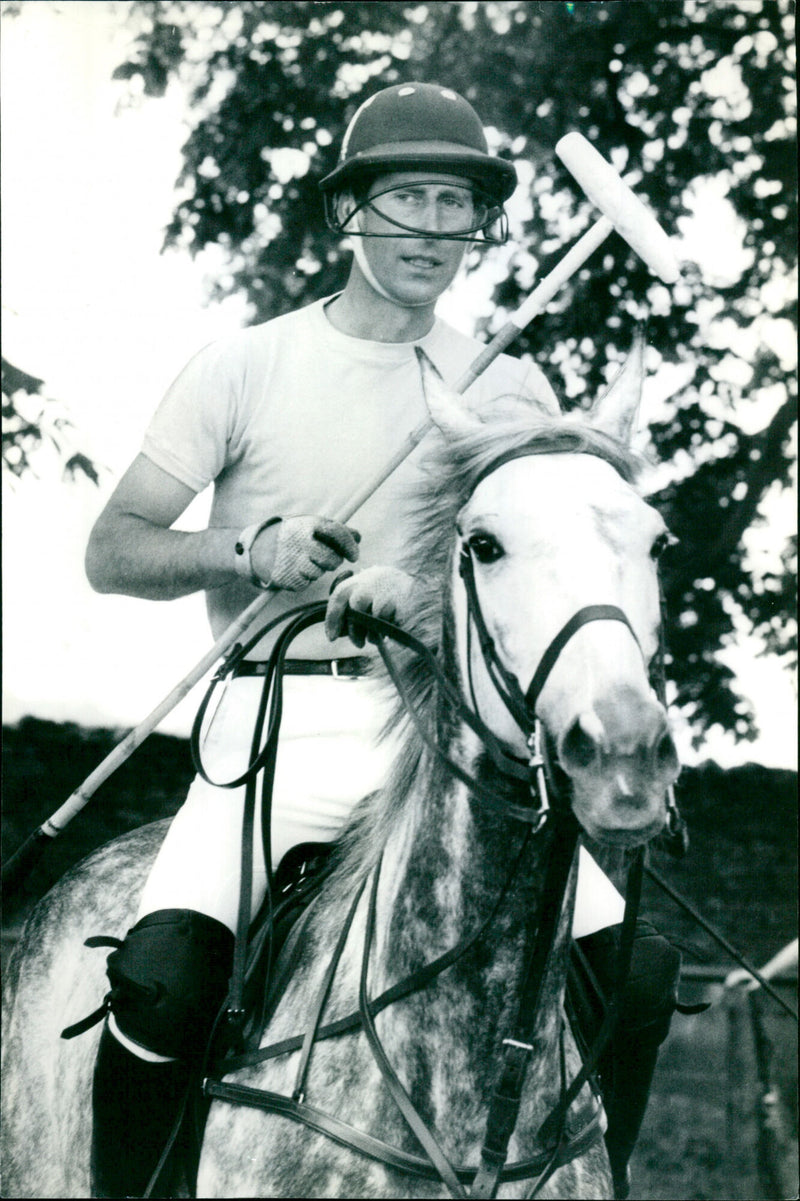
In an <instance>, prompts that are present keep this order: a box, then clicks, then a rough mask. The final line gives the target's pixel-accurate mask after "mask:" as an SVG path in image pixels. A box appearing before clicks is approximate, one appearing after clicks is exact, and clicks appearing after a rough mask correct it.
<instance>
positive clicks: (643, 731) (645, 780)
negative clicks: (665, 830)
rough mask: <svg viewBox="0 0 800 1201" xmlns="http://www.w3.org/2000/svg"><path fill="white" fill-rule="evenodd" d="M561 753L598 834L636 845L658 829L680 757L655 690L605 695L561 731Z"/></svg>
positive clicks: (577, 804) (580, 811) (577, 802)
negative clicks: (653, 694)
mask: <svg viewBox="0 0 800 1201" xmlns="http://www.w3.org/2000/svg"><path fill="white" fill-rule="evenodd" d="M557 753H558V761H559V764H560V766H561V768H562V770H563V771H564V772H566V774H567V775H568V776H569V777H570V780H571V782H572V789H573V807H574V809H575V813H576V816H577V817H578V819H579V820H580V822H581V823H582V824H583V825H584V826H585V827H586V829H587V831H588V832H589V833H590V834H591V835H592V836H593V837H597V838H598V839H600V840H601V841H603V842H609V841H611V842H614V843H616V844H617V845H633V844H635V843H639V842H643V841H646V840H647V839H648V838H651V837H653V836H654V835H655V834H657V833H658V831H659V830H660V829H661V827H662V825H663V823H664V820H665V818H666V804H665V794H666V790H667V789H668V788H669V786H670V785H671V784H673V783H674V781H675V779H676V778H677V776H678V773H679V771H680V764H679V762H678V755H677V752H676V749H675V743H674V742H673V739H672V735H671V734H670V731H669V726H668V724H667V718H666V714H665V713H664V710H663V709H662V707H661V705H659V704H658V703H657V702H656V701H655V700H654V699H653V698H651V697H642V696H641V695H640V694H638V693H637V692H636V691H635V690H634V689H624V690H620V691H619V692H617V693H615V694H612V695H611V696H609V697H607V698H604V699H602V700H600V701H598V702H597V703H596V704H595V705H594V707H593V708H592V709H591V710H588V711H586V712H582V713H580V714H579V715H578V716H577V717H576V718H575V719H574V720H573V722H572V723H571V725H570V726H569V727H568V728H567V730H566V731H565V732H564V733H563V734H562V736H561V737H560V738H559V739H558V742H557Z"/></svg>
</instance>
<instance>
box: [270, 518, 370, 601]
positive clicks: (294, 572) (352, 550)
mask: <svg viewBox="0 0 800 1201" xmlns="http://www.w3.org/2000/svg"><path fill="white" fill-rule="evenodd" d="M360 540H361V535H360V534H359V533H358V531H357V530H353V529H351V528H350V527H349V526H346V525H342V523H341V522H340V521H330V520H329V519H328V518H327V517H284V518H283V520H282V521H280V522H278V523H277V524H276V525H272V526H268V527H267V528H266V529H265V530H263V531H262V533H260V534H259V535H258V537H257V538H256V540H255V542H254V543H253V545H252V548H251V551H250V560H251V562H252V565H253V570H254V572H255V573H256V575H257V576H258V578H259V579H260V580H264V581H265V582H268V583H269V584H272V585H273V586H274V587H276V588H288V589H290V590H292V591H298V590H299V589H301V588H305V587H306V586H307V585H308V584H311V583H313V582H314V580H318V579H319V577H320V576H321V575H323V574H324V573H325V572H326V571H333V570H334V569H335V568H337V567H338V566H339V565H340V564H341V563H342V562H343V560H344V559H349V560H350V562H351V563H355V561H356V559H357V558H358V543H359V541H360Z"/></svg>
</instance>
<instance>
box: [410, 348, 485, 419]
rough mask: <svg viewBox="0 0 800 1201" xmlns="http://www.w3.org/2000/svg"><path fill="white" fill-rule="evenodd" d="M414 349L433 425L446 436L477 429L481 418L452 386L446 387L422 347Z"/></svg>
mask: <svg viewBox="0 0 800 1201" xmlns="http://www.w3.org/2000/svg"><path fill="white" fill-rule="evenodd" d="M414 349H415V350H416V352H417V359H418V360H419V366H420V371H421V372H422V391H423V393H424V396H425V404H426V405H427V406H428V412H429V413H430V415H431V420H432V421H433V423H434V425H437V426H438V427H439V429H440V430H441V431H442V433H443V434H444V435H445V436H446V437H455V436H458V435H459V434H466V433H470V432H472V431H473V430H476V429H479V428H480V426H481V425H482V424H483V423H482V422H481V420H480V419H479V418H478V417H476V416H475V414H474V413H472V412H471V411H470V410H469V409H468V408H467V407H466V405H465V404H464V403H463V402H462V400H461V398H460V397H459V396H458V394H457V393H456V392H454V391H453V390H452V388H448V386H447V384H446V383H445V382H444V380H443V379H442V377H441V374H440V373H439V371H438V369H437V368H436V366H435V365H434V364H433V363H432V362H431V360H430V359H429V358H428V356H427V355H426V353H425V351H424V350H423V349H422V347H420V346H416V347H415V348H414Z"/></svg>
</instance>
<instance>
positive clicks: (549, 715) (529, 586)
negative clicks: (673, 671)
mask: <svg viewBox="0 0 800 1201" xmlns="http://www.w3.org/2000/svg"><path fill="white" fill-rule="evenodd" d="M641 379H642V348H641V346H640V345H637V347H636V348H635V350H634V353H633V354H632V355H631V357H630V359H629V361H628V364H627V365H626V368H625V370H624V371H623V373H622V374H621V376H620V378H619V379H618V381H617V382H616V384H615V385H613V386H612V388H611V389H609V391H608V392H607V393H606V394H605V395H604V396H603V397H602V398H601V399H600V400H599V401H597V402H596V403H595V405H594V407H593V408H592V409H591V410H590V411H589V412H583V413H581V414H580V415H579V418H580V420H577V419H575V418H573V417H571V416H560V417H554V416H553V415H545V414H537V413H536V412H535V410H532V409H531V408H530V407H529V406H526V410H523V409H520V408H518V409H517V413H516V415H513V414H511V413H509V411H508V408H507V407H506V411H505V413H504V416H503V418H502V419H501V420H498V421H496V422H493V421H491V420H487V421H486V422H485V423H483V422H478V420H477V418H476V417H475V416H474V415H469V414H468V413H465V410H464V408H463V407H462V405H461V404H460V402H459V400H458V398H456V397H455V396H453V395H452V394H448V393H447V391H446V390H445V389H444V386H443V385H442V383H441V381H440V380H438V379H436V378H435V377H434V376H433V374H432V373H431V372H430V371H428V372H427V375H426V391H427V394H428V398H429V406H430V408H431V412H432V415H433V416H434V420H436V422H437V424H438V425H439V426H440V428H441V429H442V430H443V432H445V433H446V434H447V435H448V436H449V439H450V447H451V453H453V454H455V455H456V457H459V458H460V461H461V463H462V466H463V465H464V464H469V466H468V467H467V473H466V474H467V478H468V482H467V485H466V488H465V496H466V500H465V502H464V503H462V504H461V506H460V509H459V512H458V518H457V530H458V540H457V548H456V553H455V556H454V564H453V567H452V572H453V584H452V589H453V591H452V595H453V611H454V622H455V644H456V648H457V657H458V661H459V669H460V672H461V675H462V684H463V685H464V691H465V695H466V696H467V697H469V698H470V702H471V703H472V704H473V705H474V707H475V708H476V709H477V712H478V713H479V715H480V718H481V720H482V721H483V722H484V723H485V724H486V725H487V726H488V727H489V728H490V729H491V730H492V732H493V733H494V734H495V735H497V736H498V737H499V738H500V739H501V740H502V741H503V743H504V744H506V746H507V747H509V748H510V749H511V750H512V751H513V752H514V753H515V754H516V755H524V754H526V734H527V733H529V732H530V727H529V728H528V730H527V731H526V730H525V729H524V726H525V722H524V720H523V721H520V715H519V702H523V703H524V702H527V704H528V706H529V715H530V718H531V719H532V718H533V716H534V711H535V717H536V718H537V719H538V720H539V721H540V722H541V724H542V727H543V728H544V732H545V736H546V744H547V746H548V747H549V748H550V750H551V755H552V757H553V760H554V761H555V763H557V765H558V767H559V768H560V769H561V771H563V772H564V773H565V774H566V776H567V777H569V781H570V783H571V789H570V791H571V798H572V805H573V809H574V812H575V814H576V816H577V818H578V820H579V821H580V823H581V824H582V825H583V827H584V828H585V829H586V831H587V833H588V834H589V835H590V836H591V837H592V838H594V839H596V840H598V841H600V842H604V843H607V844H612V845H617V846H630V845H634V844H637V843H640V842H642V841H645V840H647V839H649V838H651V837H652V836H653V835H654V834H656V833H657V832H658V831H659V830H660V829H661V827H662V826H663V824H664V821H665V817H666V802H665V794H666V790H667V788H668V787H669V785H670V784H671V783H672V782H673V781H674V779H675V778H676V776H677V774H678V770H679V767H678V759H677V755H676V751H675V747H674V744H673V741H672V738H671V735H670V732H669V728H668V724H667V716H666V713H665V711H664V707H663V705H662V704H661V703H660V701H659V700H658V699H657V697H656V695H655V693H654V691H653V688H652V686H651V683H650V670H651V666H652V663H653V660H654V657H655V656H656V653H657V650H658V643H659V627H660V606H659V587H658V578H657V559H658V554H659V552H660V550H661V549H662V548H663V546H664V545H666V544H667V543H668V541H669V534H668V532H667V530H666V527H665V525H664V522H663V520H662V518H661V517H660V516H659V514H658V513H657V512H656V511H655V509H653V508H652V507H651V506H650V505H648V504H647V503H646V502H645V501H644V500H643V499H642V498H641V496H640V495H639V494H638V493H637V491H636V490H635V488H634V487H633V486H632V479H633V476H634V471H635V468H634V459H633V456H632V455H631V453H630V451H629V449H628V441H629V437H630V433H631V430H632V426H633V418H634V415H635V411H636V407H637V405H638V400H639V394H640V390H641ZM526 424H527V432H526V431H525V425H526ZM482 627H484V628H483V629H482ZM481 643H483V645H481ZM487 646H488V650H487ZM534 680H535V684H533V681H534ZM532 684H533V688H532ZM517 686H518V687H517ZM526 694H527V695H526ZM514 698H516V700H517V704H515V703H514ZM509 702H511V703H509Z"/></svg>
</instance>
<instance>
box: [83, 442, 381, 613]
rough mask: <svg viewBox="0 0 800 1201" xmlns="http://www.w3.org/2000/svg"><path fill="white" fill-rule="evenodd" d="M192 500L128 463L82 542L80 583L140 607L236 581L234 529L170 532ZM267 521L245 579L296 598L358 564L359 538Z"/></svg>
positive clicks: (320, 523)
mask: <svg viewBox="0 0 800 1201" xmlns="http://www.w3.org/2000/svg"><path fill="white" fill-rule="evenodd" d="M195 495H196V494H195V493H194V491H193V490H192V489H191V488H189V487H187V486H186V484H182V483H181V482H180V480H177V479H176V478H175V477H174V476H172V475H170V474H169V473H168V472H166V471H163V470H162V469H161V468H160V467H157V466H156V465H155V463H153V462H151V460H150V459H148V458H147V457H146V455H139V456H138V457H137V458H136V459H134V461H133V463H132V464H131V466H130V467H129V468H128V470H127V471H126V473H125V475H124V476H123V477H122V479H121V480H120V482H119V484H118V485H117V488H116V490H115V492H114V493H113V495H112V496H111V499H110V500H109V502H108V504H107V505H106V507H105V509H104V510H103V512H102V513H101V514H100V516H99V517H98V519H97V522H96V524H95V527H94V529H93V530H92V533H91V536H90V538H89V545H88V547H87V548H86V575H87V577H88V579H89V583H90V584H91V585H92V587H93V588H94V589H95V590H96V591H97V592H119V593H122V594H123V595H126V596H138V597H142V598H144V599H145V600H173V599H175V598H176V597H179V596H187V595H188V594H189V593H191V592H199V591H201V590H202V591H209V590H210V589H212V588H219V587H221V586H222V585H223V584H230V583H232V582H233V581H235V580H237V579H241V578H242V574H241V573H240V572H237V570H236V564H237V555H236V549H235V548H236V544H237V542H238V541H239V535H240V534H241V532H242V531H241V527H238V528H236V529H209V530H201V531H199V532H198V533H186V532H185V531H183V530H173V529H171V528H170V527H171V526H172V525H173V523H174V522H175V521H177V519H178V518H179V517H180V515H181V513H183V511H184V510H185V509H186V507H187V506H188V505H189V503H190V502H191V501H192V500H193V499H194V497H195ZM270 517H279V518H280V519H281V520H280V522H279V523H278V524H271V525H268V526H267V528H265V529H263V530H261V531H260V532H259V533H258V534H257V536H256V538H255V540H254V541H253V543H252V545H251V547H250V554H249V560H248V561H247V568H246V570H245V578H249V571H250V568H252V572H253V573H254V576H255V578H256V580H259V581H261V582H262V583H267V582H270V583H272V584H273V585H274V586H275V587H278V588H289V589H292V590H298V589H302V588H304V587H305V586H306V585H307V584H309V583H311V582H312V581H313V580H316V579H319V577H320V576H321V575H322V574H323V573H324V572H326V571H333V570H334V569H335V568H336V567H338V566H339V565H340V564H341V563H342V561H343V559H345V558H346V559H348V560H349V561H350V562H351V563H354V562H355V560H356V559H357V558H358V537H359V535H358V533H357V532H356V531H354V530H351V529H349V528H348V527H347V526H345V525H342V523H341V522H338V521H331V520H329V519H328V518H325V517H314V516H298V515H287V514H270V513H265V514H264V518H265V519H267V518H270ZM239 562H240V564H241V563H242V562H244V560H241V559H240V560H239Z"/></svg>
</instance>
